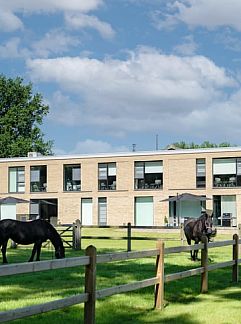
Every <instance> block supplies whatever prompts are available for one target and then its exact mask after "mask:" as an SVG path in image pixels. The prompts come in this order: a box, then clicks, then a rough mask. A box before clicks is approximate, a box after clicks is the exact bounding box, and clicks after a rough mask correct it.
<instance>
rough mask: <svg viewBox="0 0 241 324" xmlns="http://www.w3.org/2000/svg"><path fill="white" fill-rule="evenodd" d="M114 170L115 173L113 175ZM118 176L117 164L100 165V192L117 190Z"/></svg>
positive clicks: (105, 163) (106, 163)
mask: <svg viewBox="0 0 241 324" xmlns="http://www.w3.org/2000/svg"><path fill="white" fill-rule="evenodd" d="M101 170H102V171H101ZM103 170H104V172H103ZM111 170H112V171H111ZM113 170H114V173H113V174H111V173H112V172H113ZM116 175H117V165H116V162H104V163H103V162H101V163H98V190H101V191H102V190H116Z"/></svg>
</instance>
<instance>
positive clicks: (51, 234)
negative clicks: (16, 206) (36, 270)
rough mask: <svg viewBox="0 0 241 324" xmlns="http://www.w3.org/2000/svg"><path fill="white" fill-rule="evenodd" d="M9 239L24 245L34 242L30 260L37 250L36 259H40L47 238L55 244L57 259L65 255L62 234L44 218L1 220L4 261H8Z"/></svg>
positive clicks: (0, 229) (0, 243)
mask: <svg viewBox="0 0 241 324" xmlns="http://www.w3.org/2000/svg"><path fill="white" fill-rule="evenodd" d="M9 239H11V240H13V241H14V242H16V243H19V244H23V245H27V244H34V247H33V250H32V254H31V257H30V259H29V262H31V261H33V259H34V256H35V253H36V252H37V257H36V261H39V260H40V252H41V247H42V243H43V242H45V241H47V240H50V241H51V243H52V244H53V246H54V248H55V257H56V258H57V259H61V258H64V257H65V252H64V246H63V242H62V240H61V237H60V235H59V234H58V232H57V231H56V229H55V228H54V227H53V226H52V225H51V224H50V223H49V222H47V221H45V220H42V219H37V220H33V221H30V222H21V221H17V220H12V219H4V220H1V221H0V247H2V256H3V263H8V261H7V258H6V250H7V243H8V240H9Z"/></svg>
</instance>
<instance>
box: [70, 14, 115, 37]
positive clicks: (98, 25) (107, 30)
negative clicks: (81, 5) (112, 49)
mask: <svg viewBox="0 0 241 324" xmlns="http://www.w3.org/2000/svg"><path fill="white" fill-rule="evenodd" d="M65 21H66V24H67V26H69V27H71V28H73V29H80V28H84V27H88V28H93V29H96V30H97V31H98V32H99V33H100V34H101V36H102V37H104V38H112V37H113V36H114V35H115V32H114V30H113V29H112V27H111V25H110V24H108V23H106V22H104V21H101V20H99V19H98V18H97V17H95V16H91V15H85V14H80V13H79V14H76V13H68V14H66V15H65Z"/></svg>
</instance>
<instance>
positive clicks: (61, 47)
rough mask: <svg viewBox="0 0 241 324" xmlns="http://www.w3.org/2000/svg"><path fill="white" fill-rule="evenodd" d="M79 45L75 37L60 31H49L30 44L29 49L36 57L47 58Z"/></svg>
mask: <svg viewBox="0 0 241 324" xmlns="http://www.w3.org/2000/svg"><path fill="white" fill-rule="evenodd" d="M79 44H80V40H79V39H78V38H77V37H74V36H71V35H67V34H66V33H65V32H63V31H61V30H51V31H49V32H48V33H46V34H45V35H44V37H43V38H42V39H40V40H39V41H35V42H33V43H32V45H31V47H32V48H33V51H34V53H35V55H37V56H38V57H49V55H51V54H62V53H64V52H66V51H68V50H69V47H75V46H78V45H79Z"/></svg>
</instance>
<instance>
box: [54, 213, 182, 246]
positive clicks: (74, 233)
mask: <svg viewBox="0 0 241 324" xmlns="http://www.w3.org/2000/svg"><path fill="white" fill-rule="evenodd" d="M91 228H93V229H97V228H100V229H107V228H111V229H122V230H123V229H124V230H126V236H104V235H101V236H97V235H83V229H91ZM56 229H57V231H58V233H59V234H60V235H61V238H62V240H63V243H64V246H65V247H67V248H68V247H71V248H73V249H74V250H81V249H82V245H83V244H82V240H84V239H93V240H97V239H98V240H126V244H127V246H126V250H127V251H128V252H130V251H131V249H132V244H131V243H132V241H134V240H136V241H144V240H149V241H157V240H159V239H160V236H159V237H158V236H156V237H147V236H143V235H142V236H141V235H139V236H133V230H160V231H161V230H165V231H169V230H173V229H174V230H175V232H176V233H178V234H179V237H178V238H176V239H175V238H165V240H171V241H179V242H181V244H183V243H184V232H183V224H181V226H179V227H171V226H133V225H132V224H131V223H128V224H127V225H123V226H98V225H81V222H80V220H78V219H77V220H76V221H75V222H74V223H73V224H63V225H60V226H57V227H56ZM158 234H160V233H158ZM161 234H162V233H161Z"/></svg>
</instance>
